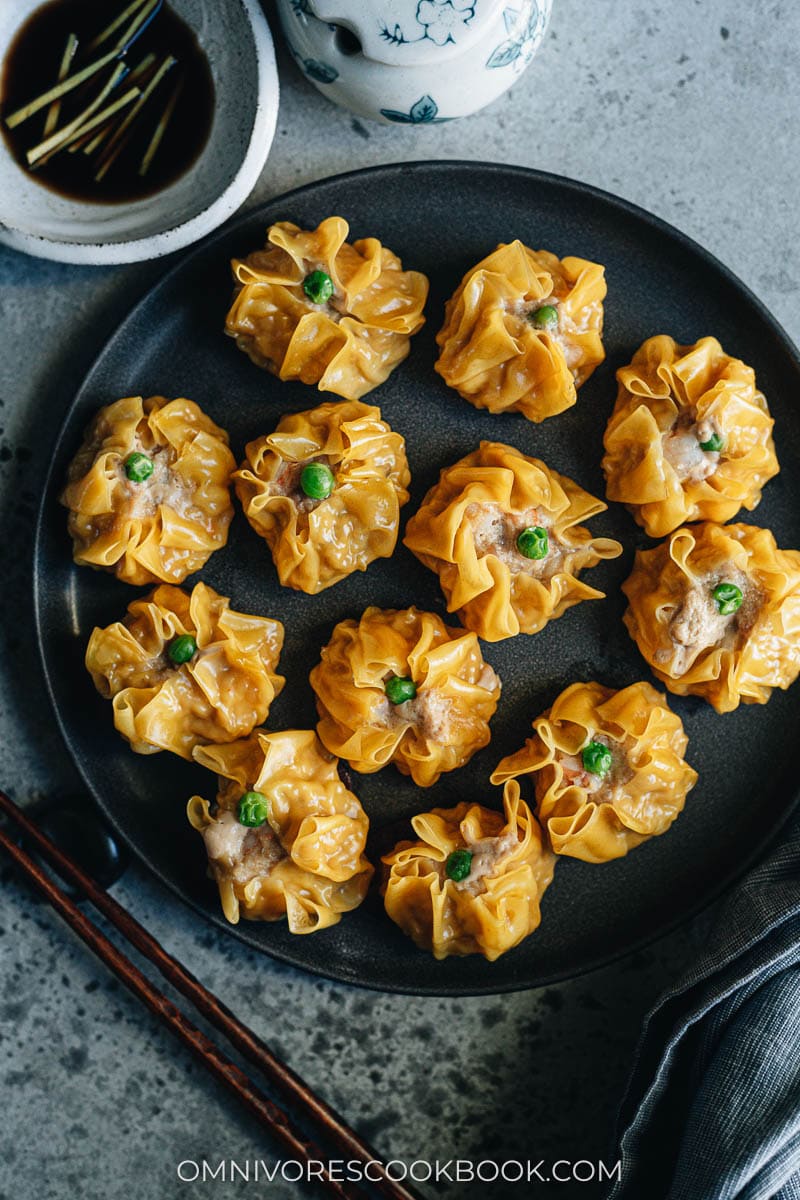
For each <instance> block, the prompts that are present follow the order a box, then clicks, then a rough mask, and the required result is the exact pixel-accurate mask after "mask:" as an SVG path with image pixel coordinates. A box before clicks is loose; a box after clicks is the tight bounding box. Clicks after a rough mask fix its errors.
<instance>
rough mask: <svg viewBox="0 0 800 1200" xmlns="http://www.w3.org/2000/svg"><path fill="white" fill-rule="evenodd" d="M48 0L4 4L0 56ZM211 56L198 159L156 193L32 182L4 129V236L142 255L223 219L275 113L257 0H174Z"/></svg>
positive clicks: (121, 259) (255, 167)
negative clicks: (100, 192)
mask: <svg viewBox="0 0 800 1200" xmlns="http://www.w3.org/2000/svg"><path fill="white" fill-rule="evenodd" d="M41 2H42V0H15V2H14V3H13V4H7V3H6V4H0V60H2V58H3V57H4V56H5V53H6V51H7V49H8V47H9V45H10V43H11V42H12V41H13V39H14V36H15V34H16V33H17V31H18V30H19V28H20V26H21V25H22V24H23V23H24V22H25V21H26V20H27V18H28V17H29V16H30V14H31V13H32V12H33V11H34V10H35V9H37V8H38V7H40V4H41ZM170 5H171V7H172V8H173V9H174V11H175V12H176V13H177V14H178V15H179V16H180V17H182V18H183V19H184V20H185V21H186V23H187V24H188V25H189V26H190V27H191V28H192V29H193V30H194V32H195V33H196V34H197V37H198V39H199V41H200V45H201V46H202V48H203V50H204V51H205V53H206V54H207V56H208V61H209V65H210V67H211V74H212V76H213V79H214V88H215V93H216V102H215V110H214V119H213V123H212V127H211V132H210V134H209V138H208V142H207V143H206V146H205V148H204V149H203V151H202V153H201V154H200V156H199V158H198V159H197V161H196V162H195V163H194V165H193V166H192V167H191V168H190V169H189V170H188V171H187V172H185V174H184V175H182V176H181V177H180V178H179V179H177V180H176V181H175V183H173V184H171V185H170V186H169V187H167V188H164V189H163V190H162V191H160V192H158V193H157V194H156V195H154V196H148V197H146V198H145V199H143V200H136V201H132V202H130V203H123V204H89V203H85V202H82V201H79V200H70V199H67V198H66V197H64V196H59V195H58V194H57V193H56V192H52V191H50V190H49V189H48V188H46V187H42V186H41V185H40V184H37V183H36V182H34V180H33V179H32V178H31V176H30V175H29V174H27V173H26V172H25V171H24V170H23V169H22V167H20V166H19V164H18V163H17V162H15V160H14V158H13V157H12V155H11V153H10V151H9V149H8V146H7V145H6V143H5V139H3V138H2V137H1V136H0V242H5V244H6V245H8V246H13V247H14V249H16V250H22V251H24V252H25V253H26V254H34V255H36V256H37V257H38V258H52V259H56V260H57V261H59V262H72V263H84V264H99V263H125V262H138V261H139V260H141V259H146V258H157V257H158V256H160V255H163V254H170V253H171V252H172V251H173V250H179V249H180V248H181V247H182V246H188V245H189V244H190V243H191V242H195V241H197V239H198V238H201V237H203V236H204V235H205V234H207V233H209V232H210V231H211V230H212V229H216V227H217V226H218V225H221V224H222V222H223V221H224V220H226V218H227V217H229V216H230V215H231V213H233V212H235V211H236V209H237V208H239V206H240V205H241V204H242V203H243V201H244V200H245V199H246V198H247V196H248V195H249V193H250V192H251V191H252V189H253V187H254V185H255V183H256V180H257V179H258V177H259V175H260V173H261V170H262V168H263V166H264V163H265V162H266V158H267V154H268V153H269V148H270V146H271V144H272V139H273V137H274V134H275V123H276V121H277V117H278V72H277V68H276V66H275V53H274V50H273V45H272V37H271V35H270V31H269V26H268V25H267V21H266V18H265V17H264V14H263V12H262V11H261V8H260V6H259V4H258V0H224V3H221V2H220V0H170Z"/></svg>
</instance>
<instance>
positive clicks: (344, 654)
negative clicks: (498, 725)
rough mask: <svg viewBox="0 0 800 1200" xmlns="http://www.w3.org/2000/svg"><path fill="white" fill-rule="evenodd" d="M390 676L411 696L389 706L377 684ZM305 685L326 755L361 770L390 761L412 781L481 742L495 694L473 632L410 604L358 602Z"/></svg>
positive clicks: (460, 761)
mask: <svg viewBox="0 0 800 1200" xmlns="http://www.w3.org/2000/svg"><path fill="white" fill-rule="evenodd" d="M393 675H397V676H400V677H408V678H411V679H412V680H413V681H414V683H415V684H416V687H417V694H416V697H415V699H413V700H407V701H406V702H405V703H404V704H392V703H390V701H389V700H388V698H387V696H386V693H385V691H384V683H385V681H386V680H387V679H388V678H390V677H391V676H393ZM311 686H312V687H313V689H314V691H315V692H316V694H317V709H318V710H319V715H320V721H319V725H318V726H317V731H318V733H319V736H320V738H321V739H322V741H323V742H324V744H325V745H326V746H327V748H328V749H329V750H330V751H331V753H332V754H338V755H339V757H340V758H345V759H347V761H348V762H349V763H350V766H351V767H353V768H354V769H355V770H356V771H361V772H363V773H364V774H371V773H372V772H373V771H379V770H380V769H381V767H385V766H386V764H387V763H389V762H393V763H395V765H396V766H397V768H398V770H400V771H402V773H403V774H404V775H410V776H411V778H412V779H413V780H414V783H416V784H418V786H420V787H430V785H431V784H433V783H436V780H437V779H438V778H439V776H440V775H441V774H442V772H443V771H452V770H454V769H455V768H456V767H462V766H463V765H464V763H465V762H467V761H468V760H469V759H470V758H472V755H473V754H475V752H476V751H477V750H480V749H482V748H483V747H484V746H485V745H487V743H488V742H489V738H490V736H491V734H490V732H489V721H490V719H491V717H492V715H493V714H494V710H495V709H496V708H497V701H498V700H499V698H500V680H499V679H498V677H497V675H496V674H495V672H494V671H493V670H492V668H491V667H490V666H489V665H488V664H487V663H485V662H484V661H483V656H482V654H481V651H480V647H479V645H478V639H477V637H476V636H475V634H474V633H464V632H463V631H462V630H460V629H451V628H448V626H446V625H445V624H444V622H443V621H442V619H441V617H438V616H436V615H435V614H434V613H426V612H420V611H419V609H417V608H406V609H400V610H396V609H380V608H368V609H366V610H365V612H364V614H363V616H362V617H361V620H360V621H340V622H339V624H338V625H337V626H336V627H335V629H334V631H333V634H332V636H331V640H330V641H329V642H328V645H327V646H325V647H324V648H323V650H322V660H321V662H320V663H319V665H318V666H316V667H314V670H313V671H312V672H311Z"/></svg>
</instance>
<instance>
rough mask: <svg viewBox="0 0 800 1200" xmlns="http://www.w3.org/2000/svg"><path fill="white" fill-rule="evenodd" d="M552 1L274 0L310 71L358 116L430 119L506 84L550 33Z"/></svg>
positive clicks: (472, 107) (484, 100)
mask: <svg viewBox="0 0 800 1200" xmlns="http://www.w3.org/2000/svg"><path fill="white" fill-rule="evenodd" d="M551 7H552V0H278V9H279V12H280V16H281V22H282V24H283V28H284V32H285V34H286V39H287V41H288V43H289V48H290V50H291V51H292V54H293V55H294V57H295V58H296V60H297V62H298V64H299V65H300V67H301V68H302V70H303V71H304V73H305V75H306V76H307V77H308V78H309V79H310V80H311V82H312V83H313V84H314V85H315V86H316V87H318V88H319V90H320V91H321V92H322V93H323V94H324V95H325V96H327V97H328V98H329V99H331V100H333V101H335V102H336V103H337V104H342V105H344V106H345V107H346V108H349V109H351V110H352V112H354V113H356V114H358V116H361V117H370V118H372V119H373V120H376V121H383V122H386V123H391V122H395V123H397V124H401V125H430V124H433V123H435V122H438V121H449V120H451V119H452V118H453V117H464V116H467V115H468V114H469V113H472V112H475V111H476V110H477V109H479V108H483V106H484V105H485V104H489V103H490V102H491V101H492V100H494V99H496V97H497V96H499V95H501V93H503V92H505V91H506V90H507V89H508V88H510V87H511V85H512V84H513V83H514V82H515V80H516V79H518V78H519V76H520V75H521V74H522V72H523V71H524V70H525V68H526V67H527V66H528V64H529V63H530V61H531V59H532V58H533V56H534V54H535V53H536V51H537V50H538V48H539V45H540V43H541V41H542V38H543V37H544V32H545V29H546V27H547V23H548V21H549V19H550V10H551Z"/></svg>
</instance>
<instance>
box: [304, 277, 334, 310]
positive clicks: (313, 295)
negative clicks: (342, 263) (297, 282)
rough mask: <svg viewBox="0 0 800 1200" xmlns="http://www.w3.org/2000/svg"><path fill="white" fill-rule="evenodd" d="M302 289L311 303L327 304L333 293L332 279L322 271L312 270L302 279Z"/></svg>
mask: <svg viewBox="0 0 800 1200" xmlns="http://www.w3.org/2000/svg"><path fill="white" fill-rule="evenodd" d="M303 291H304V292H305V294H306V295H307V296H308V298H309V300H310V301H311V302H312V304H327V303H328V301H329V300H330V298H331V296H332V295H333V280H332V279H331V277H330V275H326V273H325V272H324V271H312V272H311V274H310V275H306V277H305V279H304V280H303Z"/></svg>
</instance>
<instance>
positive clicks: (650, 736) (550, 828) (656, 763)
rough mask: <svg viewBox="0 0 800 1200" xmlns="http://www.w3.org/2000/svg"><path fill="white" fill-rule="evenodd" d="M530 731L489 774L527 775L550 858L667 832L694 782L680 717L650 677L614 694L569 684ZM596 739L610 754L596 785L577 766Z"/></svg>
mask: <svg viewBox="0 0 800 1200" xmlns="http://www.w3.org/2000/svg"><path fill="white" fill-rule="evenodd" d="M533 728H534V731H535V733H534V736H533V737H532V738H529V739H528V741H527V742H526V743H525V745H524V746H523V748H522V749H521V750H518V751H517V752H516V754H510V755H509V756H508V757H507V758H504V759H503V760H502V762H501V763H500V764H499V766H498V767H497V769H496V770H495V771H494V772H493V774H492V777H491V778H492V783H505V782H506V781H507V780H510V779H515V778H517V777H519V776H520V775H529V774H535V776H536V783H535V788H536V804H537V815H538V817H539V820H540V821H541V822H542V824H543V825H544V827H545V829H546V830H547V834H548V836H549V838H550V843H551V845H552V847H553V850H554V851H555V852H556V854H568V855H570V856H571V857H573V858H581V859H583V860H584V862H592V863H599V862H607V861H608V860H609V859H612V858H620V857H621V856H622V855H624V854H627V853H628V851H629V850H632V849H633V848H634V847H635V846H639V845H640V844H641V843H642V842H645V841H647V839H648V838H651V837H654V836H656V835H658V834H660V833H664V832H665V831H666V830H667V829H669V827H670V825H671V824H672V822H673V821H674V820H675V818H676V817H677V816H678V814H679V813H680V812H681V811H682V810H683V806H684V803H685V800H686V796H687V794H688V793H689V792H690V791H691V789H692V788H693V787H694V785H695V783H696V782H697V772H696V771H693V770H692V768H691V767H690V766H689V765H688V763H687V762H686V761H685V760H684V757H683V756H684V753H685V751H686V746H687V743H688V739H687V737H686V734H685V733H684V731H683V725H682V724H681V720H680V717H678V716H676V715H675V713H673V712H672V711H671V710H670V709H669V708H668V707H667V705H666V703H665V699H664V696H662V695H661V694H660V693H659V692H657V691H656V690H655V688H654V687H651V685H650V684H649V683H633V684H631V685H630V687H626V688H622V690H621V691H618V692H616V691H614V690H613V689H612V688H607V687H603V686H602V685H601V684H599V683H573V684H572V685H571V686H570V687H568V688H567V689H566V690H565V691H563V692H562V693H561V695H560V696H559V697H558V699H557V700H556V701H555V703H554V704H553V707H552V708H550V709H548V711H547V712H545V713H543V714H542V716H541V717H538V718H537V720H536V721H534V723H533ZM596 740H600V741H601V743H602V744H605V745H606V746H607V747H608V748H609V749H610V750H611V751H612V754H613V755H614V765H613V766H612V769H611V771H610V772H609V774H608V776H606V778H605V779H603V780H602V781H601V780H599V778H598V777H597V776H596V775H595V776H593V775H591V774H590V773H589V772H588V771H586V770H584V768H583V763H582V760H581V754H580V752H581V750H582V749H583V748H584V747H585V746H586V744H587V743H588V742H592V741H596Z"/></svg>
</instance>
